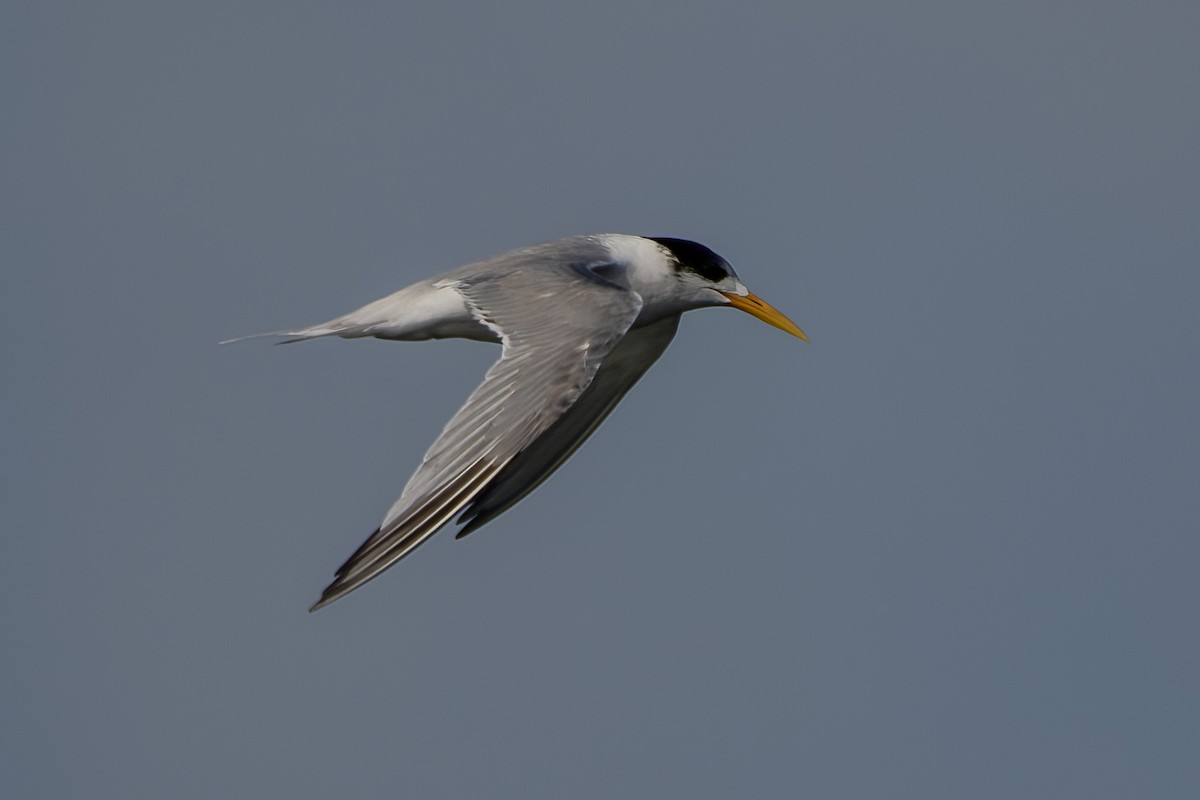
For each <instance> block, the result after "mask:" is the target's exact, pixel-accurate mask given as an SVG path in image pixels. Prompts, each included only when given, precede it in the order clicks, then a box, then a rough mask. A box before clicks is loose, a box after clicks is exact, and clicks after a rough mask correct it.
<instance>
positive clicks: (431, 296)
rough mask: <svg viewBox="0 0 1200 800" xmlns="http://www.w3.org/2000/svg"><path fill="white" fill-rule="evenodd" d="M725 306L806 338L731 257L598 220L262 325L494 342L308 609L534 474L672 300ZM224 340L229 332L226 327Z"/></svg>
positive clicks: (662, 334) (687, 305) (620, 384)
mask: <svg viewBox="0 0 1200 800" xmlns="http://www.w3.org/2000/svg"><path fill="white" fill-rule="evenodd" d="M711 306H732V307H733V308H736V309H739V310H741V311H745V312H747V313H749V314H752V315H753V316H755V317H757V318H759V319H760V320H762V321H763V322H766V323H767V324H769V325H774V326H775V327H777V328H780V329H781V330H784V331H786V332H788V333H790V334H792V335H793V336H797V337H799V338H800V339H803V340H804V341H808V337H807V336H806V335H805V334H804V332H803V331H802V330H800V328H799V327H797V326H796V324H795V323H794V322H792V321H791V320H790V319H788V318H787V317H785V316H784V315H783V314H782V313H780V312H779V311H777V310H776V309H774V308H772V307H771V306H770V305H768V304H767V303H766V302H764V301H763V300H761V299H760V298H758V297H757V296H755V295H754V294H753V293H751V292H750V290H748V289H747V288H746V287H745V285H743V284H742V282H741V281H740V280H739V279H738V276H737V273H735V272H734V271H733V268H732V267H731V266H729V262H727V261H726V260H725V259H723V258H721V257H720V256H719V255H717V254H716V253H714V252H713V251H712V250H710V249H708V248H707V247H705V246H704V245H702V244H698V243H696V242H693V241H689V240H686V239H673V238H662V237H646V236H630V235H624V234H600V235H593V236H572V237H568V238H566V239H559V240H557V241H553V242H546V243H544V244H538V245H533V246H531V247H525V248H522V249H519V250H514V251H512V252H510V253H505V254H504V255H500V256H496V257H494V258H490V259H487V260H485V261H479V262H476V263H473V264H467V265H466V266H462V267H458V268H457V269H453V270H451V271H449V272H446V273H444V274H442V275H439V276H437V277H434V278H428V279H426V280H424V281H421V282H419V283H415V284H413V285H412V286H409V287H408V288H405V289H401V290H400V291H398V292H396V293H394V294H391V295H388V296H387V297H384V298H382V299H380V300H376V301H375V302H373V303H370V304H368V305H365V306H363V307H362V308H360V309H358V310H357V311H352V312H350V313H349V314H346V315H344V316H341V317H337V318H336V319H333V320H330V321H329V322H325V323H323V324H320V325H314V326H312V327H310V328H300V329H296V330H286V331H276V332H274V333H270V334H262V335H264V336H282V337H287V338H286V339H285V340H284V341H281V342H279V343H280V344H285V343H287V342H298V341H304V340H307V339H316V338H320V337H325V336H339V337H342V338H344V339H356V338H360V337H367V336H373V337H376V338H379V339H395V340H401V341H419V340H425V339H440V338H450V337H460V338H466V339H477V340H481V341H486V342H498V343H499V344H500V345H501V346H502V350H501V354H500V360H499V361H497V362H496V363H495V364H494V365H493V366H492V367H491V369H489V370H488V372H487V375H486V376H485V377H484V379H483V383H482V384H480V385H479V387H478V388H477V389H476V390H475V391H474V392H473V393H472V394H471V396H470V397H469V398H467V402H466V404H465V405H464V406H463V407H462V408H461V409H459V411H458V413H457V414H455V415H454V416H453V417H452V418H451V419H450V421H449V422H448V423H446V427H445V429H444V430H443V431H442V433H441V435H440V436H438V437H437V439H436V440H435V441H434V443H433V444H432V445H431V446H430V447H429V450H428V452H426V453H425V457H424V458H423V459H422V460H421V465H420V466H419V467H417V471H416V472H415V473H413V476H412V477H411V478H409V480H408V483H407V484H406V485H405V487H404V489H403V491H402V492H401V494H400V499H399V500H397V501H396V502H395V504H394V505H393V506H392V507H391V509H389V510H388V512H387V515H386V516H385V517H384V519H383V522H382V523H381V524H380V526H379V527H378V528H377V529H376V530H375V532H374V533H372V534H371V535H370V537H368V538H367V540H366V541H365V542H363V543H362V545H361V546H360V547H359V548H358V549H357V550H355V551H354V553H353V555H351V556H350V558H348V559H347V560H346V563H344V564H342V566H341V567H339V568H338V570H337V573H336V577H335V578H334V580H333V582H332V583H330V584H329V586H328V587H326V589H325V591H324V592H322V593H321V599H320V600H318V601H317V603H316V604H315V605H313V607H312V608H311V609H309V610H310V611H316V610H317V609H319V608H321V607H323V606H326V605H328V604H329V603H332V602H333V601H334V600H337V599H338V598H340V597H342V596H344V595H346V594H347V593H349V592H352V591H354V590H355V589H357V588H358V587H360V586H362V585H363V584H364V583H366V582H367V581H369V580H371V579H372V578H374V577H376V576H378V575H379V574H380V573H382V572H383V571H384V570H386V569H387V568H388V567H390V566H392V565H393V564H395V563H396V562H397V561H399V560H400V559H402V558H404V557H405V556H407V555H408V554H409V553H411V552H412V551H413V550H415V549H416V548H417V547H419V546H420V545H421V544H422V543H423V542H424V541H425V540H426V539H428V538H429V537H430V536H432V535H433V534H434V533H436V532H437V531H438V530H439V529H440V528H442V527H443V526H445V525H446V524H447V523H449V522H450V520H451V519H453V518H454V517H455V516H456V515H457V517H458V519H457V520H456V522H457V523H458V524H460V525H462V526H463V527H462V528H461V529H460V530H459V531H458V534H457V536H456V538H462V537H463V536H466V535H467V534H468V533H471V532H472V531H475V530H477V529H478V528H479V527H480V526H482V525H484V524H486V523H488V522H490V521H491V520H493V519H495V518H496V517H497V516H499V515H500V514H502V513H504V512H505V511H507V510H508V509H509V508H511V507H512V506H513V505H514V504H515V503H517V502H518V501H520V500H521V499H522V498H524V497H525V496H526V495H527V494H529V493H530V492H532V491H533V490H534V489H536V488H537V487H538V486H539V485H541V483H542V481H544V480H546V478H548V477H549V476H550V475H551V473H553V472H554V471H555V470H556V469H558V468H559V467H560V466H562V464H563V462H564V461H566V460H567V459H568V458H570V456H571V455H572V454H573V453H574V452H575V450H577V449H578V448H579V446H580V445H581V444H583V442H584V440H585V439H587V438H588V436H590V435H591V434H592V433H593V432H594V431H595V430H596V428H597V427H598V426H599V425H600V423H602V422H603V421H604V419H605V418H606V417H607V416H608V414H609V412H611V411H612V410H613V408H614V407H615V406H616V404H617V403H618V402H619V401H620V400H621V398H622V397H624V396H625V393H626V392H628V391H629V390H630V388H632V387H633V385H634V384H635V383H636V382H637V381H638V379H639V378H641V377H642V375H643V374H644V373H645V372H646V370H647V369H649V368H650V365H651V364H653V363H654V362H655V361H657V360H658V357H659V356H661V355H662V354H663V351H664V350H666V348H667V345H668V344H670V343H671V340H672V339H673V338H674V337H675V331H676V329H677V328H678V326H679V318H680V316H681V315H682V314H683V312H685V311H691V310H692V309H697V308H705V307H711ZM231 341H236V340H231Z"/></svg>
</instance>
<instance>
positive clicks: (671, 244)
mask: <svg viewBox="0 0 1200 800" xmlns="http://www.w3.org/2000/svg"><path fill="white" fill-rule="evenodd" d="M603 240H604V243H605V244H606V245H608V248H609V250H610V251H611V252H612V254H613V256H614V258H616V259H617V260H618V261H621V262H623V263H625V264H627V265H628V270H627V273H626V274H627V275H628V278H629V283H630V288H632V289H633V290H634V291H636V292H638V294H640V295H641V296H642V301H643V302H644V303H645V307H644V310H643V314H645V313H646V312H649V313H650V315H652V316H655V317H657V316H667V315H668V314H678V313H682V312H684V311H689V310H691V309H693V308H704V307H706V306H733V307H734V308H737V309H740V310H742V311H745V312H747V313H749V314H751V315H753V316H755V317H758V318H759V319H761V320H762V321H763V322H766V323H767V324H768V325H774V326H775V327H776V328H779V329H781V330H784V331H787V332H788V333H790V334H792V335H793V336H798V337H800V338H801V339H803V340H804V341H808V337H807V336H805V335H804V331H802V330H800V328H798V327H797V326H796V324H795V323H794V322H792V321H791V320H790V319H788V318H787V317H785V316H784V315H783V314H781V313H780V312H779V311H777V310H775V309H774V308H772V307H771V306H770V305H768V304H767V303H766V302H764V301H763V300H761V299H759V298H758V297H757V296H756V295H754V294H753V293H752V292H751V291H750V290H749V289H747V288H746V286H745V284H743V283H742V282H741V281H740V280H739V279H738V276H737V273H736V272H734V271H733V267H731V266H730V265H729V262H728V261H726V260H725V259H723V258H721V256H719V255H717V254H716V253H714V252H713V251H712V250H710V249H708V248H707V247H705V246H704V245H702V244H700V243H698V242H693V241H690V240H688V239H673V238H669V237H659V236H619V235H608V236H605V237H603Z"/></svg>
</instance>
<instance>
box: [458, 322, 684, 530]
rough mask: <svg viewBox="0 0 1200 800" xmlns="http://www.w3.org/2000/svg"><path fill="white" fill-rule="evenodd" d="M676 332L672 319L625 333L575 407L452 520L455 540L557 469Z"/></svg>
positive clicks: (490, 519)
mask: <svg viewBox="0 0 1200 800" xmlns="http://www.w3.org/2000/svg"><path fill="white" fill-rule="evenodd" d="M678 328H679V317H678V316H673V317H667V318H666V319H663V320H660V321H659V322H656V323H654V324H652V325H647V326H645V327H643V328H638V329H637V330H633V331H630V332H629V333H627V334H626V335H625V338H623V339H622V340H621V341H620V343H619V344H618V345H617V346H616V347H614V348H613V351H612V352H611V353H609V354H608V357H607V358H605V359H604V363H603V364H602V365H601V367H600V369H599V371H598V372H597V373H596V377H595V378H593V379H592V382H591V384H590V385H589V386H588V387H587V389H586V390H585V391H584V392H583V394H582V395H580V397H579V399H578V400H577V401H576V402H575V405H573V406H571V408H570V409H568V410H567V413H565V414H563V415H562V416H561V417H559V418H558V421H557V422H555V423H554V424H553V425H551V426H550V427H549V428H547V429H546V432H545V433H543V434H542V435H541V436H539V437H538V438H537V439H535V440H534V441H533V442H532V443H531V444H530V445H529V446H528V447H526V448H525V449H524V450H522V451H521V452H520V453H518V454H517V456H516V458H514V459H513V460H512V461H510V462H508V466H506V467H505V468H504V469H503V470H501V471H500V472H499V473H498V474H497V475H496V477H495V479H493V480H492V482H491V483H489V484H488V485H487V488H486V489H484V491H482V492H480V493H479V494H478V495H476V496H475V499H474V500H472V501H471V504H470V505H469V506H467V509H466V510H465V511H463V512H462V515H461V516H460V517H459V518H458V520H457V521H458V522H459V523H464V522H465V523H467V524H466V527H464V528H463V529H462V530H460V531H459V532H458V534H457V535H456V537H455V538H458V539H461V538H462V537H464V536H466V535H467V534H468V533H471V532H473V531H475V530H478V529H479V528H480V527H481V526H483V525H486V524H487V523H488V522H491V521H492V520H493V519H495V518H496V517H498V516H500V515H501V514H503V513H504V512H505V511H507V510H508V509H510V508H512V506H513V505H515V504H516V503H518V502H520V501H521V500H522V499H523V498H524V497H525V496H526V495H527V494H529V493H530V492H532V491H533V490H534V489H536V488H537V487H538V486H540V485H541V484H542V481H544V480H546V479H547V478H549V477H550V475H551V474H553V472H554V471H555V470H556V469H558V468H559V467H561V466H562V465H563V462H565V461H566V460H567V459H568V458H570V457H571V455H572V454H573V453H574V452H575V451H576V450H578V449H579V446H580V445H582V444H583V443H584V441H586V440H587V438H588V437H589V436H591V435H592V433H593V432H594V431H595V430H596V428H598V427H599V426H600V423H602V422H604V420H605V418H606V417H607V416H608V415H609V413H611V412H612V410H613V409H614V408H616V405H617V403H619V402H620V401H621V398H622V397H624V396H625V393H626V392H628V391H629V390H630V389H632V388H633V385H634V384H635V383H637V382H638V380H639V379H640V378H641V377H642V375H644V374H645V373H646V370H648V369H650V366H651V365H652V364H653V363H654V362H655V361H657V360H658V357H659V356H661V355H662V354H663V352H664V351H665V350H666V349H667V345H669V344H670V343H671V340H672V339H674V338H675V331H676V330H677V329H678Z"/></svg>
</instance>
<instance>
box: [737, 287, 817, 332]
mask: <svg viewBox="0 0 1200 800" xmlns="http://www.w3.org/2000/svg"><path fill="white" fill-rule="evenodd" d="M721 294H723V295H725V299H727V300H728V301H729V305H731V306H733V307H734V308H736V309H738V310H739V311H745V312H746V313H747V314H749V315H750V316H752V317H758V318H759V319H761V320H762V321H763V322H765V323H767V324H768V325H774V326H775V327H776V328H779V330H781V331H787V332H788V333H790V334H791V335H792V336H795V337H796V338H798V339H803V340H804V341H806V342H807V341H808V336H806V335H805V333H804V331H802V330H800V327H799V326H798V325H796V323H794V322H792V321H791V320H790V319H788V318H787V317H785V316H784V315H783V314H782V313H780V312H779V311H778V310H776V309H775V308H774V307H772V306H771V305H770V304H769V303H767V302H766V301H765V300H763V299H762V298H760V297H759V296H758V295H756V294H754V292H750V293H748V294H746V295H744V296H743V295H740V294H730V293H729V292H721Z"/></svg>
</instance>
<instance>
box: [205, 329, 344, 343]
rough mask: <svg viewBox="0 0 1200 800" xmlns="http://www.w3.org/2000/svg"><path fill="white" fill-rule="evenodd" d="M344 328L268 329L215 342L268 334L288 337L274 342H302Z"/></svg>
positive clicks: (232, 341)
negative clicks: (267, 330)
mask: <svg viewBox="0 0 1200 800" xmlns="http://www.w3.org/2000/svg"><path fill="white" fill-rule="evenodd" d="M345 332H346V329H345V328H330V327H328V326H327V325H322V326H317V327H314V328H301V329H300V330H295V331H270V332H268V333H252V334H250V335H249V336H238V337H237V338H236V339H226V340H225V341H223V342H217V344H234V343H235V342H244V341H246V340H247V339H265V338H266V337H268V336H286V337H288V338H286V339H284V340H283V341H279V342H275V344H291V343H292V342H303V341H305V340H307V339H319V338H321V337H322V336H337V335H338V334H341V333H345Z"/></svg>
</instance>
